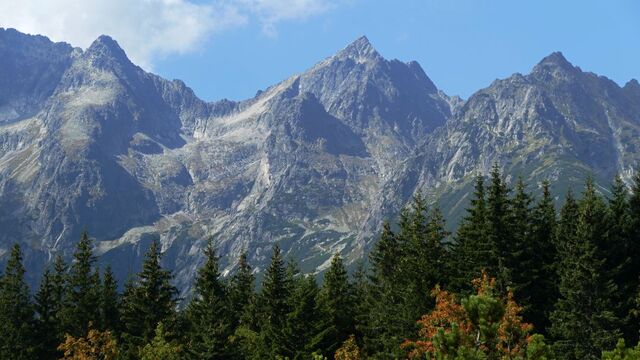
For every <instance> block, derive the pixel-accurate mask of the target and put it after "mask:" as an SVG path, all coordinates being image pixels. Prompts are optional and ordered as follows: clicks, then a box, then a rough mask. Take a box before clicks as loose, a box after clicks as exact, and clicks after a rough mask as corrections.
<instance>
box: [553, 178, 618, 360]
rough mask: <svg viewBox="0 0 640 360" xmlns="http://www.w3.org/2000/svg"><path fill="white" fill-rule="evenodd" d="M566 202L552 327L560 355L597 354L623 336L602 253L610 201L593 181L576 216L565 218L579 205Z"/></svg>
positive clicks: (589, 181) (562, 356)
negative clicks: (601, 194)
mask: <svg viewBox="0 0 640 360" xmlns="http://www.w3.org/2000/svg"><path fill="white" fill-rule="evenodd" d="M567 206H570V207H571V208H567V209H563V210H562V212H561V215H562V218H561V228H560V229H561V230H560V231H562V241H563V242H562V243H559V244H558V246H559V257H560V261H559V265H558V271H559V276H560V285H559V286H560V287H559V292H560V297H559V299H558V301H557V303H556V306H555V310H554V311H553V312H552V314H551V322H552V325H551V329H550V332H551V334H552V335H553V337H554V338H555V339H556V340H557V341H556V344H555V347H556V349H557V352H558V355H559V356H560V357H561V358H566V359H585V358H596V357H599V356H600V352H601V351H602V349H605V348H608V347H611V346H613V344H614V343H615V339H616V338H617V337H618V336H619V335H620V334H619V330H618V325H619V319H617V318H616V316H615V312H614V306H613V303H612V298H611V294H613V293H615V291H616V285H615V284H614V283H613V282H612V281H610V280H609V279H608V277H607V275H606V273H605V271H604V270H605V267H604V265H605V260H604V259H603V258H602V254H599V253H598V244H599V243H600V242H601V241H603V238H604V236H605V230H604V229H605V226H604V224H603V221H604V220H605V219H606V206H605V204H604V202H603V200H602V199H601V198H600V196H598V195H597V194H596V192H595V189H594V186H593V182H592V181H591V180H588V181H587V184H586V188H585V192H584V194H583V198H582V199H581V200H580V202H579V204H578V206H577V217H573V218H567V216H568V215H569V214H571V215H573V214H574V213H575V210H576V209H575V208H574V205H573V203H572V202H571V201H570V199H568V200H567V202H566V203H565V207H567ZM574 221H575V224H574V223H573V222H574ZM574 229H575V230H574ZM559 240H560V239H559Z"/></svg>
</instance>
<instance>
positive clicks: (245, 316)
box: [229, 251, 256, 330]
mask: <svg viewBox="0 0 640 360" xmlns="http://www.w3.org/2000/svg"><path fill="white" fill-rule="evenodd" d="M254 282H255V276H254V275H253V271H252V269H251V266H250V265H249V261H248V259H247V253H246V251H245V252H243V253H242V254H241V255H240V258H239V259H238V269H237V270H236V272H235V274H233V276H232V277H231V281H230V283H229V302H230V303H231V311H232V313H233V327H234V328H235V327H238V326H248V327H249V328H251V329H253V330H255V328H256V321H255V306H256V299H255V296H254Z"/></svg>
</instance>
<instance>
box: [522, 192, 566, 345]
mask: <svg viewBox="0 0 640 360" xmlns="http://www.w3.org/2000/svg"><path fill="white" fill-rule="evenodd" d="M531 222H532V223H531V244H532V248H533V254H532V261H531V262H530V264H531V266H532V267H533V269H532V271H531V273H532V275H533V279H532V281H531V284H532V285H533V286H532V287H531V288H530V289H528V290H527V291H528V293H529V294H530V298H531V303H530V304H529V307H528V308H526V309H525V310H524V317H525V319H526V320H528V321H530V322H531V323H533V325H534V326H535V327H536V331H537V332H538V333H541V334H546V330H547V327H548V326H549V321H548V317H549V314H550V313H551V311H552V310H553V306H554V304H555V301H556V299H557V298H558V289H557V282H558V280H557V271H556V268H555V264H556V258H557V250H556V243H555V236H556V229H557V219H556V210H555V207H554V204H553V198H552V196H551V191H550V190H549V182H548V181H544V182H543V183H542V198H541V199H540V200H539V201H538V203H537V204H536V205H535V207H534V209H533V213H532V219H531Z"/></svg>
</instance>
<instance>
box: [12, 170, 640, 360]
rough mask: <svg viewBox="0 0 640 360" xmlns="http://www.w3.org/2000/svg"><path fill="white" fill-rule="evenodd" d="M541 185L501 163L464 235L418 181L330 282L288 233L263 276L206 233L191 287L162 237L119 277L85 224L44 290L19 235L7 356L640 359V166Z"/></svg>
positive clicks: (480, 183) (479, 188)
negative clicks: (32, 274)
mask: <svg viewBox="0 0 640 360" xmlns="http://www.w3.org/2000/svg"><path fill="white" fill-rule="evenodd" d="M541 188H542V191H541V193H542V195H541V196H540V197H539V198H534V197H533V196H532V195H530V194H529V193H527V192H526V190H525V189H526V186H525V182H524V180H523V179H519V180H518V181H517V182H516V183H515V186H514V187H513V188H511V187H509V186H508V185H507V182H505V181H504V179H503V176H502V174H501V173H500V171H499V168H498V166H497V165H496V166H494V168H493V171H492V172H491V174H490V176H489V177H488V178H486V179H485V178H484V177H483V176H477V177H476V181H475V189H474V191H473V194H470V196H471V197H472V201H471V203H470V205H469V207H468V208H467V209H466V216H465V217H464V220H463V221H462V223H461V224H460V225H459V227H458V228H457V229H456V231H455V232H454V233H453V234H449V233H448V232H447V231H446V230H445V229H446V226H445V221H446V219H445V218H444V216H443V215H442V213H441V211H440V210H439V209H438V208H437V207H429V206H427V199H426V198H425V197H423V196H422V195H420V194H419V195H417V196H415V197H414V199H413V202H412V203H411V205H410V206H409V207H407V208H405V209H404V210H403V211H402V212H401V215H400V218H399V221H398V222H397V224H386V225H385V226H384V229H383V231H382V233H381V234H380V236H379V239H378V241H377V243H376V244H375V246H374V249H373V250H372V252H371V254H370V256H369V259H368V261H363V262H361V263H360V266H359V267H358V269H357V270H356V271H355V272H353V273H352V274H350V275H349V274H348V273H347V269H346V267H345V265H344V263H343V259H342V258H341V257H340V256H339V255H336V256H334V257H333V259H332V261H331V265H330V267H329V269H328V270H327V271H326V272H325V273H324V277H323V281H322V282H321V283H318V282H317V281H316V280H315V277H314V276H313V274H303V273H301V272H300V271H299V269H298V267H297V265H296V259H290V258H285V257H284V256H283V254H282V252H281V249H280V247H279V246H278V245H276V246H274V248H273V252H272V254H271V261H270V264H269V266H268V268H267V269H266V270H265V272H264V279H263V280H262V281H261V283H260V284H256V280H255V277H254V269H252V268H251V267H250V265H249V263H248V261H247V257H246V255H243V256H241V257H240V260H239V263H238V264H237V267H236V268H237V270H236V271H235V272H234V273H233V274H230V275H228V276H222V275H221V271H220V269H219V264H218V255H217V253H216V244H215V243H214V242H213V241H209V242H208V245H207V246H206V248H205V251H204V255H205V258H206V261H205V263H204V264H203V265H202V266H201V267H200V268H199V269H198V271H197V275H196V277H195V278H196V280H195V284H194V286H193V289H194V292H193V294H192V296H190V298H188V299H182V298H179V297H178V290H177V288H176V287H175V286H174V284H173V282H172V281H173V279H172V273H171V272H170V271H168V270H166V269H164V268H163V267H162V266H161V258H162V256H163V254H162V251H161V249H160V247H159V243H158V242H157V241H154V242H153V243H152V244H151V246H150V248H149V250H148V252H147V254H146V256H145V258H144V263H143V264H142V270H141V271H140V272H139V273H137V274H131V276H130V277H129V280H128V281H127V282H126V284H123V286H122V288H123V291H119V288H120V287H119V286H118V284H117V283H116V281H115V279H114V276H113V273H112V271H111V269H110V268H109V267H105V268H101V267H100V266H98V265H97V264H98V262H97V258H96V256H95V255H94V254H93V250H92V249H93V243H92V240H91V238H90V237H89V235H88V234H87V233H86V232H85V233H84V234H83V235H82V238H81V239H80V241H79V242H78V244H77V246H76V250H75V253H74V255H73V261H71V262H70V263H65V262H64V260H63V259H62V258H61V257H58V258H56V260H55V261H54V262H53V265H52V266H50V267H49V268H47V269H46V270H45V271H44V274H42V281H41V284H40V286H39V288H37V289H33V294H32V291H30V289H29V288H28V286H27V285H26V283H25V268H24V266H23V264H22V261H23V259H22V253H21V249H20V246H19V245H15V246H14V247H13V248H12V250H11V254H10V259H9V261H8V264H7V266H6V269H5V270H4V272H3V273H2V277H1V280H0V358H2V359H58V358H61V357H63V358H67V359H281V358H282V359H284V358H289V359H324V358H327V359H333V358H335V359H342V360H346V359H351V360H353V359H365V358H367V359H368V358H370V359H397V358H406V357H409V358H427V359H553V358H557V359H600V358H603V359H638V358H639V356H640V346H638V347H636V348H635V349H632V348H626V347H625V344H628V345H629V346H635V344H637V343H638V335H639V330H640V321H639V319H638V315H639V314H640V286H639V285H640V282H639V276H640V175H636V176H635V178H634V183H633V185H632V186H631V191H629V189H628V188H627V186H626V185H625V184H624V182H623V181H622V180H621V178H619V177H617V178H615V179H614V180H613V182H612V185H611V195H609V196H607V197H604V196H602V195H601V194H600V193H599V191H598V190H597V189H596V188H595V187H594V184H593V181H592V180H591V179H589V178H587V179H585V184H584V187H583V188H582V189H576V190H575V191H570V192H569V193H568V194H567V196H566V197H565V198H564V199H561V200H559V201H556V200H555V197H554V195H553V194H552V193H551V192H550V191H549V188H550V186H549V183H548V182H543V183H542V184H541ZM557 208H559V209H560V210H559V211H556V209H557Z"/></svg>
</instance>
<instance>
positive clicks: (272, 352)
mask: <svg viewBox="0 0 640 360" xmlns="http://www.w3.org/2000/svg"><path fill="white" fill-rule="evenodd" d="M290 290H291V287H290V284H289V283H288V280H287V271H286V269H285V264H284V259H283V258H282V253H281V250H280V246H279V245H278V244H275V245H274V246H273V255H272V256H271V263H270V264H269V267H268V268H267V269H266V271H265V275H264V281H263V283H262V292H261V294H260V300H261V313H262V321H261V329H260V332H261V333H260V337H261V339H262V342H263V348H262V351H263V352H264V355H265V356H266V357H268V358H275V357H276V356H283V355H284V353H285V351H286V349H285V347H284V345H285V344H286V339H285V335H286V334H284V328H285V326H286V320H287V314H288V313H289V304H288V302H287V300H288V298H289V291H290Z"/></svg>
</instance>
